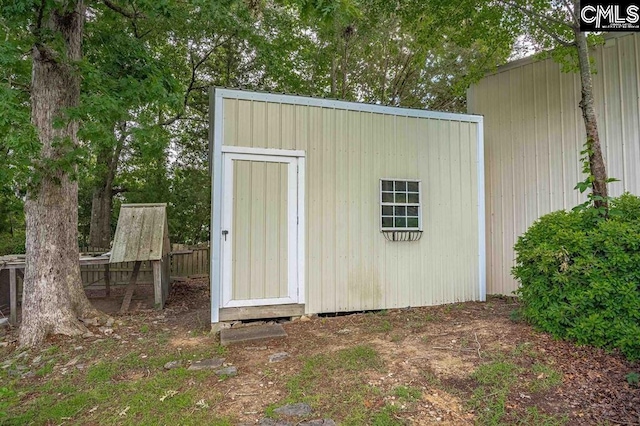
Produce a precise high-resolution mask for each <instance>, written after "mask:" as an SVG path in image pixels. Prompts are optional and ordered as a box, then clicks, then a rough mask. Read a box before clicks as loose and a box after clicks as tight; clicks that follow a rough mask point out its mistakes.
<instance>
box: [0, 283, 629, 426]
mask: <svg viewBox="0 0 640 426" xmlns="http://www.w3.org/2000/svg"><path fill="white" fill-rule="evenodd" d="M202 288H203V289H204V288H208V283H207V282H206V280H205V282H203V283H202ZM183 291H187V289H185V288H183ZM197 296H198V297H196V298H194V300H195V301H196V302H197V303H203V304H206V303H207V301H208V300H209V298H208V296H207V297H205V296H203V295H201V294H199V295H197ZM178 306H179V308H178V309H177V310H176V311H174V313H173V314H171V313H170V310H169V312H166V313H163V314H160V313H158V312H154V311H148V312H146V313H144V312H143V313H140V314H135V313H132V314H130V315H127V316H123V317H122V324H121V325H116V326H115V327H114V334H113V335H111V336H98V337H94V338H89V339H80V338H79V339H62V338H54V339H52V340H51V341H50V342H49V344H48V345H46V347H43V348H39V349H33V350H31V351H29V352H25V353H24V355H23V354H22V353H20V352H19V351H17V350H16V348H15V346H12V345H13V344H12V343H10V344H9V345H8V347H0V367H2V368H0V383H2V385H1V387H0V425H23V424H34V425H46V424H65V425H84V424H100V425H103V424H104V425H107V426H109V425H136V426H139V425H147V424H148V425H155V424H180V425H183V424H186V425H189V424H194V425H198V424H213V425H232V424H255V423H256V422H257V421H258V420H259V419H260V418H263V417H271V418H274V419H275V418H278V417H279V416H278V415H277V414H276V413H275V409H276V408H278V407H280V406H282V405H284V404H285V403H297V402H306V403H308V404H310V405H311V406H312V408H313V412H312V414H311V415H310V416H309V417H308V419H319V418H331V419H333V420H334V421H336V423H338V424H341V425H347V426H349V425H352V426H355V425H357V426H360V425H381V426H398V425H410V424H423V423H426V424H437V423H439V422H441V423H442V424H455V425H472V424H478V425H498V424H514V425H549V426H555V425H562V424H565V423H567V422H571V423H572V424H597V422H598V421H599V419H602V418H608V417H611V416H617V417H615V418H614V419H613V420H615V421H617V422H619V423H620V424H624V423H625V421H626V422H627V423H629V421H630V420H629V419H633V418H632V417H630V416H631V415H632V414H633V415H636V414H635V413H636V412H637V410H636V411H633V410H634V409H633V407H634V405H633V404H630V403H629V402H630V401H634V399H633V398H635V397H636V396H635V395H637V390H638V384H637V383H638V379H637V378H638V375H637V373H636V374H629V373H630V372H637V371H638V368H637V365H635V364H633V365H631V364H628V363H625V362H623V361H621V358H619V357H617V356H616V355H615V354H607V353H605V352H603V351H598V350H594V349H592V348H591V349H590V348H586V347H582V348H580V351H579V353H580V356H579V357H576V355H575V354H576V352H577V351H576V350H575V347H574V346H573V345H571V344H570V343H567V342H559V341H557V340H554V339H551V338H548V337H547V336H546V335H544V334H543V333H537V332H535V331H534V330H532V329H531V328H530V327H529V326H528V325H527V324H526V323H524V322H513V321H511V320H510V312H511V311H513V309H514V307H517V305H514V303H513V302H512V301H511V302H509V301H504V300H502V299H491V302H490V303H462V304H455V305H446V306H436V307H428V308H412V309H398V310H388V311H380V312H377V313H363V314H356V315H349V316H336V317H335V318H329V317H326V318H313V319H312V320H311V321H308V322H300V321H295V322H291V323H288V324H285V325H284V326H285V328H286V331H287V333H288V335H289V337H288V338H286V339H278V340H272V341H264V342H248V343H246V344H240V345H233V346H229V347H221V346H219V345H218V344H217V341H216V339H215V338H214V337H212V336H210V335H209V334H206V333H205V332H204V331H203V330H202V327H201V326H200V325H199V324H200V322H201V320H200V319H199V318H205V319H206V318H209V314H208V312H207V311H206V308H204V309H202V310H201V311H198V312H193V311H189V310H186V311H185V310H184V305H182V304H179V305H178ZM189 306H191V305H189ZM92 331H94V332H95V333H99V332H98V331H97V330H92ZM1 339H2V338H1V337H0V340H1ZM5 341H10V340H9V339H7V340H5ZM276 352H288V353H289V357H288V358H286V359H285V360H284V361H281V362H278V363H271V362H269V356H270V355H271V354H273V353H276ZM212 357H224V358H225V360H226V361H225V362H227V363H229V364H231V365H234V366H236V367H237V368H238V377H220V376H217V375H216V374H215V372H213V371H188V370H187V369H186V368H185V367H186V366H187V365H188V363H189V362H192V361H195V360H199V359H206V358H212ZM176 360H181V361H182V362H183V367H182V368H177V369H173V370H165V369H164V364H165V363H167V362H169V361H176ZM569 364H570V367H569V368H567V367H568V365H569ZM567 371H569V372H570V374H571V380H563V372H564V374H567V373H566V372H567ZM593 371H597V372H599V373H601V375H600V378H599V380H598V381H597V382H594V381H592V380H590V379H589V377H590V375H589V374H588V373H591V372H593ZM603 389H608V390H609V389H610V390H611V395H617V396H616V398H619V399H620V400H619V401H617V400H612V401H611V402H607V405H606V406H604V407H603V406H602V404H603V401H602V400H601V399H598V400H595V399H591V400H589V398H591V397H592V395H595V396H594V397H593V398H597V396H598V395H601V394H602V392H604V390H603ZM585 390H587V391H588V392H587V391H585ZM559 395H560V397H559ZM561 395H571V398H573V400H576V399H579V400H580V401H581V402H582V404H583V405H582V406H581V407H578V408H575V407H574V406H571V401H567V400H564V399H563V398H562V397H561ZM616 404H618V405H616ZM617 406H620V407H622V406H623V407H625V409H626V410H628V412H629V413H631V414H629V416H628V417H627V418H624V417H622V415H625V411H624V410H616V407H617ZM594 407H595V408H594ZM612 413H613V414H612ZM603 414H604V415H605V417H603ZM638 415H640V414H638ZM308 419H307V420H308ZM635 419H637V415H636V417H635ZM287 420H292V419H287ZM299 420H305V419H298V421H299ZM613 420H612V422H613Z"/></svg>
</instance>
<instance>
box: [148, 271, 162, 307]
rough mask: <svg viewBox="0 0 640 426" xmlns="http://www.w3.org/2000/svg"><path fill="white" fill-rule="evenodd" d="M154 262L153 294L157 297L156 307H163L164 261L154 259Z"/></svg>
mask: <svg viewBox="0 0 640 426" xmlns="http://www.w3.org/2000/svg"><path fill="white" fill-rule="evenodd" d="M151 263H152V264H153V296H154V299H155V303H154V307H155V308H156V309H162V305H163V303H162V302H163V300H162V261H160V260H154V261H152V262H151Z"/></svg>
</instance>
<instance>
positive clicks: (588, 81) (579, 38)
mask: <svg viewBox="0 0 640 426" xmlns="http://www.w3.org/2000/svg"><path fill="white" fill-rule="evenodd" d="M576 8H577V9H576V10H578V11H579V10H580V6H579V3H576ZM573 32H574V35H575V38H576V46H577V48H578V60H579V64H580V80H581V82H582V99H581V100H580V108H581V109H582V118H583V119H584V126H585V130H586V132H587V149H588V151H589V168H590V170H591V175H592V176H593V182H592V184H591V188H592V191H593V195H594V196H599V197H602V199H597V200H595V201H594V205H595V207H596V208H600V207H604V208H605V209H608V208H609V204H608V202H607V197H608V192H607V169H606V167H605V164H604V159H603V158H602V147H601V146H600V136H599V135H598V123H597V119H596V110H595V107H594V101H593V79H592V74H591V62H590V60H589V47H588V45H587V36H586V34H585V33H583V32H581V31H580V28H579V27H574V28H573Z"/></svg>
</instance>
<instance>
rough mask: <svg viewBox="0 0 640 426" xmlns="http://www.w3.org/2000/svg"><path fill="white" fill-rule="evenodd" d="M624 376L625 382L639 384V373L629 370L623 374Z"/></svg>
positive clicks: (633, 384)
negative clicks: (629, 371)
mask: <svg viewBox="0 0 640 426" xmlns="http://www.w3.org/2000/svg"><path fill="white" fill-rule="evenodd" d="M624 378H625V379H626V380H627V383H629V384H630V385H632V386H638V385H640V373H636V372H631V373H629V374H627V375H626V376H624Z"/></svg>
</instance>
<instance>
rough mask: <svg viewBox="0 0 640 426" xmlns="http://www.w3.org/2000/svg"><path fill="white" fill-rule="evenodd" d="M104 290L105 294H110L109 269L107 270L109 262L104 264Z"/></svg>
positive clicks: (108, 295)
mask: <svg viewBox="0 0 640 426" xmlns="http://www.w3.org/2000/svg"><path fill="white" fill-rule="evenodd" d="M104 291H105V296H106V297H110V296H111V271H109V264H108V263H107V264H105V265H104Z"/></svg>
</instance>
